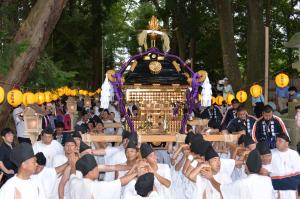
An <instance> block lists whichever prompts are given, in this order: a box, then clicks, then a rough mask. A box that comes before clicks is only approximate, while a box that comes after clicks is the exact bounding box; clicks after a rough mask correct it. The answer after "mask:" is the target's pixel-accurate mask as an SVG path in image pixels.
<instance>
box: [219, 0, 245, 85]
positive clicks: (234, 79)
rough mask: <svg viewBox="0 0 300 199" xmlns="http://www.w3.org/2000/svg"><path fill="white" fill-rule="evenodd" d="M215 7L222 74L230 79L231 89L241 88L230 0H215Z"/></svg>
mask: <svg viewBox="0 0 300 199" xmlns="http://www.w3.org/2000/svg"><path fill="white" fill-rule="evenodd" d="M215 5H216V8H217V13H218V17H219V27H220V37H221V44H222V55H223V65H224V72H225V75H226V76H227V77H228V78H229V79H230V81H231V83H232V86H233V88H234V89H238V88H240V87H241V84H242V79H241V72H240V70H239V67H238V60H237V51H236V47H235V43H234V33H233V20H232V10H231V0H223V1H218V0H216V1H215Z"/></svg>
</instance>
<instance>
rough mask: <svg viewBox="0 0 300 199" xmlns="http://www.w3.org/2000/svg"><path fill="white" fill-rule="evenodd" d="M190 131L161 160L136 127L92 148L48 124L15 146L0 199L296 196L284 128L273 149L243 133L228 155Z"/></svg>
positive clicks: (295, 166)
mask: <svg viewBox="0 0 300 199" xmlns="http://www.w3.org/2000/svg"><path fill="white" fill-rule="evenodd" d="M193 129H195V128H191V129H189V131H188V132H187V136H186V139H185V143H184V144H180V143H168V144H167V148H168V150H166V154H167V156H169V158H170V162H169V164H166V163H162V162H159V161H158V159H157V155H156V151H155V149H153V148H152V147H151V145H150V144H148V143H142V144H138V140H137V134H136V133H135V132H128V131H126V130H123V133H122V143H121V144H120V145H117V144H115V145H112V144H110V143H101V147H95V146H97V143H84V142H83V141H82V138H81V134H80V133H79V132H74V133H73V134H70V135H69V136H67V137H66V139H65V140H64V142H63V143H60V142H58V141H56V140H54V139H53V133H54V132H53V130H52V129H49V128H46V129H44V130H43V131H42V133H41V140H40V141H37V142H35V143H34V144H33V145H30V144H28V143H21V144H19V145H17V146H16V147H14V148H13V149H12V151H11V154H10V160H11V162H13V163H14V164H15V165H16V166H17V168H18V169H17V173H16V174H15V175H14V176H13V177H12V178H10V179H9V180H8V181H7V182H6V183H5V184H4V185H3V186H2V187H1V189H0V199H2V198H3V199H135V198H136V199H138V198H152V199H202V198H203V199H221V198H224V199H258V198H261V199H279V198H280V199H296V198H297V196H298V193H297V189H298V186H299V184H300V157H299V154H298V153H297V152H296V151H294V150H292V149H290V148H289V144H290V137H289V135H288V133H287V132H285V133H283V132H280V133H278V134H276V141H275V145H276V147H275V148H273V149H270V145H269V143H268V141H267V140H265V141H258V142H256V140H253V138H252V136H251V135H249V134H247V133H244V134H243V135H242V136H241V137H240V139H239V143H238V144H240V145H235V144H231V145H230V146H231V150H230V157H225V158H224V157H222V158H221V157H220V156H221V155H220V151H218V149H217V145H218V144H217V143H211V142H208V141H205V140H204V139H203V136H202V134H201V132H195V131H194V130H193ZM5 136H6V135H2V138H3V139H4V141H5V140H6V138H5ZM7 144H9V143H7ZM103 176H104V177H103Z"/></svg>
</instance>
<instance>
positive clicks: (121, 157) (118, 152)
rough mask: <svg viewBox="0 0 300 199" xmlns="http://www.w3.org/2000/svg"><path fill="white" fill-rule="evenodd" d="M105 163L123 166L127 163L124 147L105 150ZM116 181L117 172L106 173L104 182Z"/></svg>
mask: <svg viewBox="0 0 300 199" xmlns="http://www.w3.org/2000/svg"><path fill="white" fill-rule="evenodd" d="M104 161H105V164H106V165H116V164H122V163H124V162H126V161H127V158H126V155H125V149H124V147H123V146H117V147H111V146H107V147H106V149H105V155H104ZM114 179H115V172H106V173H105V176H104V181H112V180H114Z"/></svg>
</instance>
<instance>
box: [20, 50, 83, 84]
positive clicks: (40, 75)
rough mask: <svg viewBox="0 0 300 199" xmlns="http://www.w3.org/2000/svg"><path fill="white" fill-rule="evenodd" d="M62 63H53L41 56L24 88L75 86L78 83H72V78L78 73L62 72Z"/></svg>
mask: <svg viewBox="0 0 300 199" xmlns="http://www.w3.org/2000/svg"><path fill="white" fill-rule="evenodd" d="M64 67H65V66H64V63H63V61H58V62H54V61H53V59H52V58H51V57H49V56H48V55H47V54H44V55H42V56H41V57H40V58H39V59H38V61H37V63H36V67H35V69H34V70H33V72H32V73H31V74H30V76H29V78H28V81H27V83H26V84H25V85H24V86H25V88H26V87H28V88H30V89H40V88H45V89H52V88H58V87H61V86H65V85H69V86H77V85H78V82H76V81H74V77H75V76H76V75H77V73H78V72H74V71H64V70H62V69H63V68H64Z"/></svg>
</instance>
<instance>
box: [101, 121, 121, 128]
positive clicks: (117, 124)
mask: <svg viewBox="0 0 300 199" xmlns="http://www.w3.org/2000/svg"><path fill="white" fill-rule="evenodd" d="M103 126H104V128H105V129H107V128H116V129H117V128H122V124H121V123H117V122H115V123H104V124H103Z"/></svg>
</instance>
